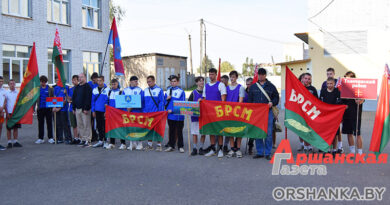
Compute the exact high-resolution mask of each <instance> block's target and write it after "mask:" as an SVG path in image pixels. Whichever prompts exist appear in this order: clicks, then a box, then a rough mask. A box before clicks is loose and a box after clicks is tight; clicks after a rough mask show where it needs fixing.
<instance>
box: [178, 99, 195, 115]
mask: <svg viewBox="0 0 390 205" xmlns="http://www.w3.org/2000/svg"><path fill="white" fill-rule="evenodd" d="M173 114H175V115H191V116H199V114H200V111H199V102H191V101H173Z"/></svg>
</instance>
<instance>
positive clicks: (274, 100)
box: [248, 68, 279, 160]
mask: <svg viewBox="0 0 390 205" xmlns="http://www.w3.org/2000/svg"><path fill="white" fill-rule="evenodd" d="M258 79H259V80H258V81H257V82H256V83H255V84H254V85H252V86H251V87H250V89H249V99H248V102H249V103H266V104H268V106H269V112H268V128H267V137H266V138H265V139H256V150H257V154H256V155H255V156H254V157H253V158H254V159H257V158H263V157H265V158H266V159H267V160H271V150H272V133H273V122H274V114H273V112H272V106H276V105H278V103H279V92H278V90H277V89H276V87H275V86H274V84H272V83H271V82H270V81H268V80H267V71H266V70H265V69H264V68H259V69H258Z"/></svg>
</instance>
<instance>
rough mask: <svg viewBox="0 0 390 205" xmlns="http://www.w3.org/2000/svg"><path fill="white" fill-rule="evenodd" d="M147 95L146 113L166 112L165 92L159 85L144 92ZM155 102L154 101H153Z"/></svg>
mask: <svg viewBox="0 0 390 205" xmlns="http://www.w3.org/2000/svg"><path fill="white" fill-rule="evenodd" d="M144 95H145V98H144V99H145V100H144V101H145V107H144V112H158V111H164V105H165V100H164V92H163V90H162V89H161V88H160V87H158V86H157V85H155V86H153V87H147V88H146V89H145V90H144ZM152 98H153V99H154V101H153V99H152Z"/></svg>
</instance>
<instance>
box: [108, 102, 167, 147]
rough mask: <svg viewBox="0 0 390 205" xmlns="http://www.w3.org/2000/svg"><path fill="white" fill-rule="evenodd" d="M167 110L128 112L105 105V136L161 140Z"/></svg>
mask: <svg viewBox="0 0 390 205" xmlns="http://www.w3.org/2000/svg"><path fill="white" fill-rule="evenodd" d="M167 117H168V112H167V111H160V112H151V113H129V112H126V111H123V110H119V109H116V108H113V107H110V106H107V107H106V137H108V138H118V139H124V140H141V141H144V140H153V141H160V142H161V141H162V140H163V138H164V132H165V124H166V121H167Z"/></svg>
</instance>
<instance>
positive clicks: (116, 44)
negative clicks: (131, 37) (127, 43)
mask: <svg viewBox="0 0 390 205" xmlns="http://www.w3.org/2000/svg"><path fill="white" fill-rule="evenodd" d="M108 44H112V46H113V48H112V52H113V56H114V67H115V74H116V75H124V74H125V71H124V68H123V62H122V56H121V51H122V48H121V43H120V41H119V34H118V29H117V28H116V21H115V17H114V19H112V24H111V31H110V36H109V37H108Z"/></svg>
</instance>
